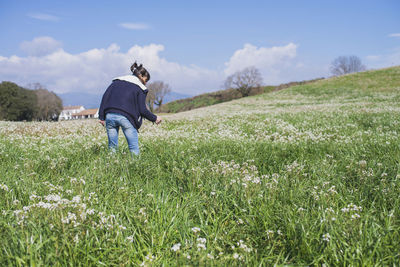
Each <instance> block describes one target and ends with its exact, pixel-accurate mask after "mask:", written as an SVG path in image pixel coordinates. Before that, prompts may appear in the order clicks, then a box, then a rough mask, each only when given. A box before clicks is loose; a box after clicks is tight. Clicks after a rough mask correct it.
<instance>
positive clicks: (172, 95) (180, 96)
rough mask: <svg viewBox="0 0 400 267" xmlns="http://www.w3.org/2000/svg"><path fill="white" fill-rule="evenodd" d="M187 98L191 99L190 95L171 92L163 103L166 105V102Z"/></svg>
mask: <svg viewBox="0 0 400 267" xmlns="http://www.w3.org/2000/svg"><path fill="white" fill-rule="evenodd" d="M188 97H192V95H187V94H181V93H176V92H171V93H169V94H168V95H166V96H165V98H164V101H163V103H168V102H171V101H175V100H179V99H184V98H188Z"/></svg>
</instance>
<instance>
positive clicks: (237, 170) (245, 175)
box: [212, 161, 267, 188]
mask: <svg viewBox="0 0 400 267" xmlns="http://www.w3.org/2000/svg"><path fill="white" fill-rule="evenodd" d="M212 171H213V172H214V173H218V174H221V175H223V176H227V177H231V176H232V177H237V178H234V179H231V181H230V184H231V185H232V184H238V185H240V186H242V187H244V188H247V187H249V186H251V185H259V184H261V182H262V180H263V179H265V178H266V177H267V175H263V176H260V175H259V174H258V170H257V167H256V166H254V165H250V164H249V163H248V162H245V163H243V164H242V165H240V164H238V163H235V162H234V161H230V162H226V161H218V162H217V164H214V165H213V166H212Z"/></svg>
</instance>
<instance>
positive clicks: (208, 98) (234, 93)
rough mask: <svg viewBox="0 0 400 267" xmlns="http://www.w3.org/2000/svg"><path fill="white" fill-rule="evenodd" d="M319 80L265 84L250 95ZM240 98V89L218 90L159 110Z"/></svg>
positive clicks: (202, 105) (200, 105) (177, 101)
mask: <svg viewBox="0 0 400 267" xmlns="http://www.w3.org/2000/svg"><path fill="white" fill-rule="evenodd" d="M317 80H321V79H315V80H309V81H300V82H291V83H286V84H281V85H279V86H263V87H261V88H254V89H253V90H251V91H250V96H253V95H259V94H264V93H269V92H272V91H278V90H282V89H285V88H288V87H290V86H294V85H300V84H308V83H312V82H315V81H317ZM239 98H242V94H241V93H240V92H239V91H238V90H235V89H226V90H220V91H217V92H212V93H205V94H201V95H198V96H194V97H190V98H185V99H180V100H176V101H172V102H169V103H167V104H165V105H163V106H161V108H159V109H158V112H166V113H176V112H182V111H187V110H192V109H196V108H200V107H207V106H211V105H215V104H218V103H223V102H228V101H231V100H234V99H239Z"/></svg>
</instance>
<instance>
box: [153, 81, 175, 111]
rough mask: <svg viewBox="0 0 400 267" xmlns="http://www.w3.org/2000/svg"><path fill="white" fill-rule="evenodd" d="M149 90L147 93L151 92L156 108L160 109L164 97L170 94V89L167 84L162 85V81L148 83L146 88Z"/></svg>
mask: <svg viewBox="0 0 400 267" xmlns="http://www.w3.org/2000/svg"><path fill="white" fill-rule="evenodd" d="M147 87H148V88H149V93H150V92H152V94H153V96H154V102H153V103H154V104H156V105H157V106H158V107H161V105H162V103H163V101H164V97H165V96H166V95H167V94H168V93H170V92H171V88H170V87H169V85H168V84H167V83H164V82H162V81H154V82H152V83H150V84H149V85H148V86H147Z"/></svg>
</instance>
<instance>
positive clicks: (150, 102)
mask: <svg viewBox="0 0 400 267" xmlns="http://www.w3.org/2000/svg"><path fill="white" fill-rule="evenodd" d="M149 85H150V84H149ZM154 98H155V96H154V91H153V90H152V89H151V88H149V92H148V93H147V96H146V104H147V106H148V108H149V109H150V111H151V112H153V111H154Z"/></svg>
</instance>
